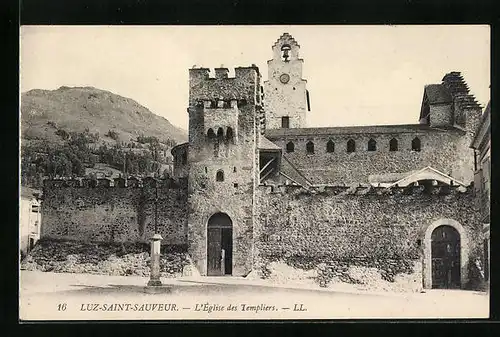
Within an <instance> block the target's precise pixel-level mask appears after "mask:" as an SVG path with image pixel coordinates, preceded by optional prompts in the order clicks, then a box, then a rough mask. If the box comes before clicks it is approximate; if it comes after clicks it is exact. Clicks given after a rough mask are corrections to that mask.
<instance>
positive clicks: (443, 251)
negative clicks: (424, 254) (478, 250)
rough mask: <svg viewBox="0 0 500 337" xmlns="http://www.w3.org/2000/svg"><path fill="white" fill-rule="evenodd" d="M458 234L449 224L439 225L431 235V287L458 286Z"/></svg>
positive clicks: (453, 287) (449, 287)
mask: <svg viewBox="0 0 500 337" xmlns="http://www.w3.org/2000/svg"><path fill="white" fill-rule="evenodd" d="M460 248H461V247H460V234H459V233H458V231H457V230H456V229H455V228H453V227H451V226H446V225H443V226H439V227H437V228H436V229H434V230H433V231H432V235H431V258H432V288H438V289H458V288H460V285H461V282H460Z"/></svg>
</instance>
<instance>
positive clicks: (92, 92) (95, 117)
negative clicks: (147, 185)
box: [21, 87, 187, 143]
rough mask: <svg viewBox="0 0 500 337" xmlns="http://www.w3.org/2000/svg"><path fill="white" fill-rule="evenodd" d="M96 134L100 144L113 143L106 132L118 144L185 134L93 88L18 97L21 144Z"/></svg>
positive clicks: (179, 137) (37, 91) (184, 136)
mask: <svg viewBox="0 0 500 337" xmlns="http://www.w3.org/2000/svg"><path fill="white" fill-rule="evenodd" d="M86 129H87V130H88V131H89V132H91V133H96V132H98V133H99V135H100V142H103V143H106V142H114V141H115V140H114V139H111V138H109V137H106V136H105V135H106V134H107V133H108V131H109V130H113V131H115V132H116V133H117V135H118V139H117V140H119V141H122V142H129V141H131V140H135V139H136V138H137V136H140V135H143V136H148V137H151V136H153V137H156V138H158V139H159V140H160V141H161V142H168V140H174V141H175V142H176V143H182V142H185V141H186V140H187V134H186V132H185V131H184V130H182V129H180V128H177V127H175V126H173V125H172V124H171V123H170V122H169V121H168V120H167V119H165V118H163V117H160V116H158V115H155V114H153V113H152V112H151V111H149V110H148V109H147V108H146V107H144V106H142V105H140V104H139V103H137V102H136V101H134V100H132V99H130V98H126V97H122V96H119V95H116V94H113V93H111V92H109V91H105V90H100V89H96V88H93V87H73V88H70V87H60V88H59V89H57V90H40V89H34V90H30V91H27V92H25V93H22V95H21V136H22V141H33V140H42V139H43V140H47V141H49V143H59V142H61V137H59V136H58V135H56V133H55V132H56V131H57V130H64V131H67V132H84V131H85V130H86Z"/></svg>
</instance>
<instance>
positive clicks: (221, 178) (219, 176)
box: [215, 170, 224, 181]
mask: <svg viewBox="0 0 500 337" xmlns="http://www.w3.org/2000/svg"><path fill="white" fill-rule="evenodd" d="M215 181H224V171H222V170H219V171H217V173H216V174H215Z"/></svg>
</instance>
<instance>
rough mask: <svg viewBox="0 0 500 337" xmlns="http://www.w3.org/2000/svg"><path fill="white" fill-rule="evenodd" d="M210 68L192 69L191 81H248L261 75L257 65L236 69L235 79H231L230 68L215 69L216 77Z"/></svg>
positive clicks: (190, 72) (190, 73)
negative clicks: (253, 76)
mask: <svg viewBox="0 0 500 337" xmlns="http://www.w3.org/2000/svg"><path fill="white" fill-rule="evenodd" d="M211 73H212V71H211V69H210V68H203V67H200V68H194V67H193V68H191V69H189V78H190V79H191V80H193V79H195V80H237V79H245V80H248V76H251V75H254V74H256V75H260V72H259V67H257V66H256V65H251V66H249V67H236V68H234V75H235V76H234V77H229V68H224V67H219V68H214V69H213V74H214V76H211V75H210V74H211Z"/></svg>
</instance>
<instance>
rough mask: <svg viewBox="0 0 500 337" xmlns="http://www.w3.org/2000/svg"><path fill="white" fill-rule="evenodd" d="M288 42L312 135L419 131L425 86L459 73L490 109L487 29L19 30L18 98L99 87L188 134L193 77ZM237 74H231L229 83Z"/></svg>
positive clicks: (247, 61)
mask: <svg viewBox="0 0 500 337" xmlns="http://www.w3.org/2000/svg"><path fill="white" fill-rule="evenodd" d="M284 32H288V33H290V34H291V35H292V36H293V37H294V38H295V40H296V41H297V42H298V43H299V45H300V47H301V48H300V52H299V53H300V54H299V57H300V58H302V59H304V67H303V78H304V79H306V80H307V89H308V90H309V93H310V99H311V111H310V112H309V115H308V116H307V123H308V126H311V127H316V126H347V125H373V124H411V123H416V122H417V120H418V116H419V113H420V105H421V102H422V95H423V89H424V86H425V85H426V84H435V83H441V80H442V78H443V76H444V75H445V74H446V73H448V72H450V71H460V72H461V73H462V75H463V76H464V79H465V81H466V82H467V83H468V85H469V88H470V90H471V93H472V94H473V95H475V97H476V99H477V100H478V102H479V103H480V104H481V105H482V106H483V107H484V106H486V104H487V102H488V100H489V99H490V88H489V86H490V28H489V26H484V25H482V26H478V25H476V26H471V25H469V26H466V25H463V26H439V25H434V26H414V25H412V26H350V25H349V26H347V25H346V26H22V27H21V36H20V87H21V88H20V89H21V92H25V91H28V90H31V89H49V90H52V89H57V88H59V87H61V86H70V87H71V86H92V87H96V88H99V89H103V90H108V91H111V92H113V93H115V94H118V95H121V96H124V97H128V98H131V99H134V100H136V101H137V102H138V103H140V104H141V105H144V106H145V107H147V108H148V109H150V110H151V111H152V112H154V113H156V114H158V115H161V116H163V117H165V118H167V119H168V120H169V121H170V122H171V123H172V124H174V125H176V126H179V127H181V128H183V129H185V130H187V129H188V115H187V112H186V108H187V104H188V69H189V68H192V67H193V66H195V65H196V66H197V67H200V66H203V67H207V68H212V69H213V68H215V67H220V66H221V65H222V66H225V67H227V68H229V69H232V68H234V67H238V66H250V65H251V64H256V65H257V66H258V67H259V69H260V71H261V73H262V75H263V80H266V79H267V60H269V59H271V58H272V51H271V47H272V45H273V44H274V43H275V42H276V40H277V39H278V38H279V37H280V36H281V34H282V33H284ZM231 74H234V71H230V75H231Z"/></svg>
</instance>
